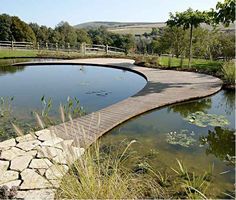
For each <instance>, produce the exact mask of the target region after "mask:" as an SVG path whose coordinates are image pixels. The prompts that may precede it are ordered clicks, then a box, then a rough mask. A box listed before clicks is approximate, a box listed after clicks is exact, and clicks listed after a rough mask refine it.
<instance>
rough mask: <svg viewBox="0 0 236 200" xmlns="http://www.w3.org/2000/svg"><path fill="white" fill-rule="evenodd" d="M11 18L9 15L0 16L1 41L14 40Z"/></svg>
mask: <svg viewBox="0 0 236 200" xmlns="http://www.w3.org/2000/svg"><path fill="white" fill-rule="evenodd" d="M11 23H12V20H11V17H10V16H9V15H7V14H3V15H0V40H2V41H8V40H12V33H11Z"/></svg>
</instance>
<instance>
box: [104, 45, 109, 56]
mask: <svg viewBox="0 0 236 200" xmlns="http://www.w3.org/2000/svg"><path fill="white" fill-rule="evenodd" d="M105 48H106V49H105V51H106V54H108V49H109V46H108V45H106V47H105Z"/></svg>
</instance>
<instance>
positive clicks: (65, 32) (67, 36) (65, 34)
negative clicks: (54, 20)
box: [55, 22, 77, 46]
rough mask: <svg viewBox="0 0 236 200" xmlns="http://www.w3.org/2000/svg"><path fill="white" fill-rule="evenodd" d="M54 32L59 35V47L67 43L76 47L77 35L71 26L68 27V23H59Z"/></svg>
mask: <svg viewBox="0 0 236 200" xmlns="http://www.w3.org/2000/svg"><path fill="white" fill-rule="evenodd" d="M55 31H58V32H59V33H60V34H61V41H60V44H61V45H66V44H67V43H69V44H70V45H71V46H76V44H77V34H76V30H75V28H74V27H73V26H70V24H69V23H68V22H60V23H59V24H58V25H57V27H56V28H55Z"/></svg>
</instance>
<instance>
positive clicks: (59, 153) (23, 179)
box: [0, 59, 222, 199]
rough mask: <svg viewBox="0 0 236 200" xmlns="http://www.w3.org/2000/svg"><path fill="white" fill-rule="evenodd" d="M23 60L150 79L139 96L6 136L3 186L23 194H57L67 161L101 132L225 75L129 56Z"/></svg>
mask: <svg viewBox="0 0 236 200" xmlns="http://www.w3.org/2000/svg"><path fill="white" fill-rule="evenodd" d="M24 64H25V65H27V64H28V65H33V64H92V65H103V67H105V66H107V67H114V68H122V69H128V70H132V71H134V72H136V73H139V74H142V75H143V76H144V77H145V78H146V79H147V84H146V86H145V87H144V88H143V89H142V90H141V91H140V92H138V93H137V94H135V95H134V96H132V97H129V98H127V99H125V100H123V101H121V102H118V103H116V104H114V105H111V106H109V107H107V108H104V109H101V110H99V111H97V112H95V113H91V114H88V115H86V116H83V117H80V118H77V119H74V120H72V121H69V122H66V123H63V124H60V125H56V126H54V127H49V128H48V129H45V130H41V131H38V132H35V133H33V134H28V135H25V136H21V137H17V138H15V139H10V140H7V141H4V142H1V143H0V186H3V185H7V186H8V187H12V186H19V191H18V194H17V196H16V197H17V198H22V199H53V198H54V194H55V190H56V189H57V188H58V187H59V184H60V180H61V178H62V176H63V175H64V174H65V173H66V172H67V170H68V165H70V164H71V163H73V162H74V161H75V160H76V159H78V158H79V157H80V156H81V155H82V154H83V152H84V149H85V148H87V147H88V146H89V145H91V144H92V143H94V142H95V141H96V140H97V138H99V137H101V136H102V135H103V134H105V133H106V132H108V131H109V130H111V129H112V128H114V127H116V126H118V125H119V124H121V123H123V122H125V121H127V120H129V119H131V118H132V117H135V116H137V115H140V114H142V113H144V112H147V111H150V110H152V109H155V108H158V107H161V106H165V105H169V104H173V103H178V102H182V101H186V100H192V99H196V98H200V97H205V96H209V95H212V94H214V93H216V92H217V91H219V90H220V89H221V86H222V81H221V80H220V79H218V78H215V77H212V76H208V75H204V74H197V73H192V72H177V71H173V70H159V69H151V68H144V67H137V66H135V65H133V61H132V60H128V59H80V60H69V61H68V60H66V61H63V60H62V61H47V62H44V63H40V62H33V63H24ZM127 87H128V86H127ZM81 147H83V148H81Z"/></svg>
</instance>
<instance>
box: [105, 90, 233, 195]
mask: <svg viewBox="0 0 236 200" xmlns="http://www.w3.org/2000/svg"><path fill="white" fill-rule="evenodd" d="M234 106H235V94H234V92H228V91H220V92H219V93H217V94H215V95H213V96H211V97H208V98H204V99H201V100H196V101H192V102H187V103H182V104H178V105H173V106H168V107H165V108H162V109H158V110H155V111H152V112H149V113H147V114H144V115H141V116H139V117H136V118H134V119H132V120H129V121H128V122H127V123H124V124H122V125H120V126H118V127H117V128H115V129H114V130H112V131H110V132H109V133H107V134H106V135H105V136H104V137H103V138H102V144H103V145H105V146H112V145H113V146H119V145H120V143H121V142H122V141H124V140H126V141H131V140H136V141H137V143H135V144H133V145H132V148H131V150H132V151H133V152H134V155H135V156H137V157H138V160H140V163H145V162H147V163H149V164H150V165H151V166H152V167H153V168H154V169H158V170H161V171H162V172H165V171H166V170H167V171H170V172H171V171H172V170H171V167H173V168H177V161H176V159H178V160H181V161H183V163H184V164H185V166H186V167H187V168H188V169H189V171H195V172H198V173H200V174H203V172H204V171H207V170H209V168H211V167H212V166H214V169H213V185H212V189H211V190H210V191H211V195H213V196H214V197H218V198H220V197H224V194H223V192H225V193H227V192H228V193H229V191H231V192H232V191H234V183H235V169H234V162H235V157H234V156H235V107H234ZM192 113H196V115H195V116H193V114H192ZM204 113H205V114H204ZM206 113H208V115H206ZM198 115H199V116H200V118H201V117H202V119H203V122H202V123H203V124H202V123H200V122H201V119H198V120H197V117H198ZM206 116H207V117H208V118H211V120H209V119H207V118H206ZM223 116H225V117H223ZM188 117H193V119H194V120H195V121H192V120H193V119H192V118H191V119H189V118H188ZM194 117H195V118H194ZM198 118H199V117H198ZM207 120H208V122H209V124H204V123H205V122H207ZM214 120H215V121H214ZM195 122H196V123H195ZM233 158H234V159H233ZM136 164H137V163H136ZM136 164H134V163H129V164H128V167H130V168H131V169H133V168H134V169H135V167H136ZM172 172H173V171H172Z"/></svg>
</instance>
